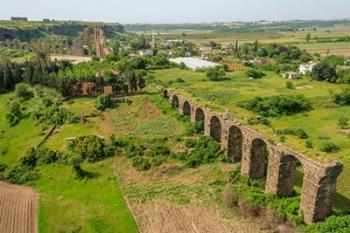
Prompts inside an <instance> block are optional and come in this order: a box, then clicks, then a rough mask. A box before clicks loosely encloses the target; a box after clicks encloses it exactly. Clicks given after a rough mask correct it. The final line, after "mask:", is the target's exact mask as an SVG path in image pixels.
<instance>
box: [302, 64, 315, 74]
mask: <svg viewBox="0 0 350 233" xmlns="http://www.w3.org/2000/svg"><path fill="white" fill-rule="evenodd" d="M315 65H316V62H313V61H310V62H308V63H305V64H301V65H300V66H299V73H300V74H307V73H310V72H312V70H313V68H314V67H315Z"/></svg>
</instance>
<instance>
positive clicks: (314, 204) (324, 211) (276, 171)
mask: <svg viewBox="0 0 350 233" xmlns="http://www.w3.org/2000/svg"><path fill="white" fill-rule="evenodd" d="M163 97H164V98H166V99H168V100H169V102H170V103H171V104H172V105H173V106H174V107H178V108H179V111H180V114H182V115H185V116H188V117H190V119H191V121H192V122H202V123H203V124H204V129H205V135H208V136H211V137H213V138H214V139H215V140H216V141H218V142H219V143H221V147H222V149H223V150H224V151H225V153H226V154H227V156H228V157H229V158H234V159H235V160H240V161H241V173H242V175H244V176H247V177H249V178H252V179H258V178H264V177H266V192H269V193H273V194H275V195H277V196H278V197H291V196H293V195H294V190H293V186H294V183H295V175H296V170H297V166H298V165H301V166H302V169H303V185H302V191H301V201H300V209H301V211H302V214H303V216H304V221H305V222H306V223H313V222H316V221H320V220H324V219H325V218H326V217H327V216H328V215H329V214H331V212H332V201H333V195H334V194H335V192H336V183H337V177H338V176H339V174H340V173H341V172H342V170H343V165H342V164H341V163H337V162H334V163H329V164H321V163H319V162H317V161H314V160H312V159H310V158H308V157H307V156H305V155H302V154H300V153H297V152H295V151H292V150H290V149H288V148H287V147H285V146H283V145H281V144H275V143H273V142H270V141H268V140H267V139H266V138H265V137H264V136H262V135H261V134H259V133H257V132H256V131H254V130H252V129H250V128H248V127H246V126H243V125H241V124H240V123H238V122H237V121H235V120H234V119H233V118H232V117H231V116H230V115H229V114H228V113H225V114H217V113H215V112H214V111H212V110H211V109H208V108H204V107H202V106H199V105H197V104H196V103H195V102H192V101H190V100H188V99H186V98H184V97H182V96H180V95H178V94H176V93H175V92H173V91H170V90H164V91H163Z"/></svg>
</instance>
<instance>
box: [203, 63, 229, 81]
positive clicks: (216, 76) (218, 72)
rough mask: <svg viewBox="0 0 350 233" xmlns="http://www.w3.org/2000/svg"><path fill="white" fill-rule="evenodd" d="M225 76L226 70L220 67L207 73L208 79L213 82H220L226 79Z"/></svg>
mask: <svg viewBox="0 0 350 233" xmlns="http://www.w3.org/2000/svg"><path fill="white" fill-rule="evenodd" d="M225 75H226V72H225V70H224V68H223V67H220V66H216V67H214V68H211V69H209V70H208V71H207V77H208V78H209V79H210V80H212V81H218V80H220V79H222V78H224V77H225Z"/></svg>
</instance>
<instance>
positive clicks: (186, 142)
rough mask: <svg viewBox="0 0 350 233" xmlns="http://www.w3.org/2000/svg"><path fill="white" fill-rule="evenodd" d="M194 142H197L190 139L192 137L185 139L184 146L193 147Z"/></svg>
mask: <svg viewBox="0 0 350 233" xmlns="http://www.w3.org/2000/svg"><path fill="white" fill-rule="evenodd" d="M196 144H197V141H196V140H194V139H192V138H189V139H186V141H185V146H186V147H187V148H193V147H195V146H196Z"/></svg>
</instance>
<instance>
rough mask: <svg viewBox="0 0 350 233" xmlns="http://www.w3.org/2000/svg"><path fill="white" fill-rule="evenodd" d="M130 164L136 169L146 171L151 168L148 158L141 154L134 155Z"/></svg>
mask: <svg viewBox="0 0 350 233" xmlns="http://www.w3.org/2000/svg"><path fill="white" fill-rule="evenodd" d="M132 166H133V167H135V168H136V169H137V170H138V171H147V170H149V169H150V168H151V164H150V162H149V160H148V159H146V158H143V157H141V156H136V157H134V158H133V159H132Z"/></svg>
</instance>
